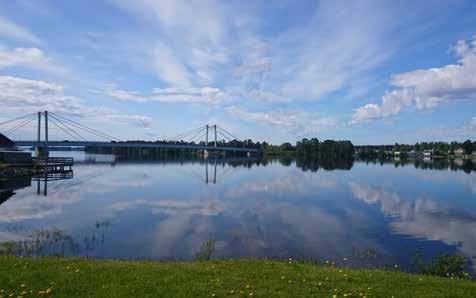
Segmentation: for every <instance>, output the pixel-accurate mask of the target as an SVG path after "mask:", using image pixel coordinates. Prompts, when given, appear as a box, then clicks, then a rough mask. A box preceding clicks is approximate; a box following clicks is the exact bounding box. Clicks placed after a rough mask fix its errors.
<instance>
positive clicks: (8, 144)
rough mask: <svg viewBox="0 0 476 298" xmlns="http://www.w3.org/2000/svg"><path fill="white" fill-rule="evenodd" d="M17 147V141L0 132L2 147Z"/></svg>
mask: <svg viewBox="0 0 476 298" xmlns="http://www.w3.org/2000/svg"><path fill="white" fill-rule="evenodd" d="M14 147H15V143H14V142H13V141H12V140H10V139H9V138H7V137H6V136H5V135H3V134H1V133H0V149H7V150H8V149H12V148H14Z"/></svg>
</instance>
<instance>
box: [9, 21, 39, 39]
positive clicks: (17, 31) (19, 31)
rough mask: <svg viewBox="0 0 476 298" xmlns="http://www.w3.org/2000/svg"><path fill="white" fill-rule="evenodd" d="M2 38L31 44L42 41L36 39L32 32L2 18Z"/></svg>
mask: <svg viewBox="0 0 476 298" xmlns="http://www.w3.org/2000/svg"><path fill="white" fill-rule="evenodd" d="M0 36H3V37H6V38H10V39H14V40H18V41H24V42H30V43H39V42H40V39H39V38H38V37H36V36H35V35H34V34H33V33H32V32H31V31H30V30H28V29H26V28H23V27H21V26H19V25H17V24H15V23H13V22H11V21H9V20H7V19H5V18H3V17H0Z"/></svg>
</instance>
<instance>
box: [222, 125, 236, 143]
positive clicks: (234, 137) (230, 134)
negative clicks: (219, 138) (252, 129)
mask: <svg viewBox="0 0 476 298" xmlns="http://www.w3.org/2000/svg"><path fill="white" fill-rule="evenodd" d="M217 127H218V128H219V129H220V130H222V131H224V132H225V133H226V134H228V135H229V136H231V137H232V138H233V139H235V140H239V138H237V137H236V136H234V135H233V134H232V133H230V132H229V131H228V130H226V129H224V128H222V127H220V126H217Z"/></svg>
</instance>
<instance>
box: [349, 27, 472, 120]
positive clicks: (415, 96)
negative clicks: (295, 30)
mask: <svg viewBox="0 0 476 298" xmlns="http://www.w3.org/2000/svg"><path fill="white" fill-rule="evenodd" d="M453 52H454V53H455V54H456V57H457V58H458V63H457V64H450V65H446V66H443V67H440V68H430V69H420V70H415V71H410V72H406V73H402V74H398V75H395V76H393V77H392V80H391V83H392V85H393V86H395V87H397V88H398V89H396V90H393V91H390V92H386V93H385V95H384V96H383V97H382V103H381V104H366V105H364V106H362V107H359V108H357V109H356V110H355V113H354V115H353V116H352V120H351V123H352V124H355V123H359V122H363V121H367V120H374V119H381V118H385V117H390V116H394V115H397V114H399V113H400V112H401V111H402V110H403V109H404V108H407V107H410V106H414V107H415V108H416V109H419V110H423V109H431V108H435V107H437V106H439V105H440V104H442V103H444V102H448V101H451V100H460V99H471V100H474V99H476V76H475V73H476V35H475V36H474V37H473V40H472V42H471V44H469V43H468V42H466V41H464V40H460V41H458V42H457V43H456V45H455V46H454V48H453Z"/></svg>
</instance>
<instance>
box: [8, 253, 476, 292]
mask: <svg viewBox="0 0 476 298" xmlns="http://www.w3.org/2000/svg"><path fill="white" fill-rule="evenodd" d="M12 294H13V295H12ZM334 295H335V296H334ZM346 295H347V296H346ZM19 296H22V297H38V296H53V297H192V296H193V297H225V296H226V297H311V296H312V297H392V296H393V297H476V282H474V281H469V280H457V279H448V278H439V277H431V276H423V275H411V274H407V273H402V272H397V271H383V270H364V269H358V270H357V269H344V268H336V267H332V266H323V265H314V264H311V263H301V262H294V261H290V262H284V261H268V260H233V261H204V262H200V261H195V262H152V261H119V260H86V259H66V258H38V259H32V258H16V257H0V297H19Z"/></svg>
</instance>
